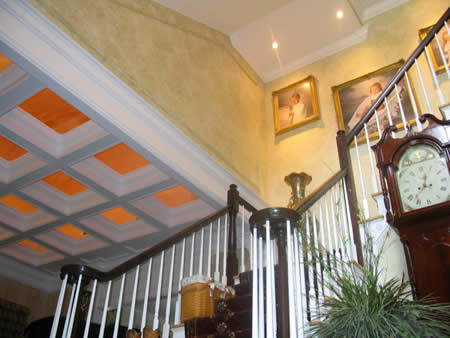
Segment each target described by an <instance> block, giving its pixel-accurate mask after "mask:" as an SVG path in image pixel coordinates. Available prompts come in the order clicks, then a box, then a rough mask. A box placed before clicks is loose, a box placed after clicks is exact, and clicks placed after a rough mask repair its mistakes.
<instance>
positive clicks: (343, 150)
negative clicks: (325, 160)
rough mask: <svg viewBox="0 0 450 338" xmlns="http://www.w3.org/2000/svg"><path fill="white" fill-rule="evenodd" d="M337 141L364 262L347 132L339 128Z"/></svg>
mask: <svg viewBox="0 0 450 338" xmlns="http://www.w3.org/2000/svg"><path fill="white" fill-rule="evenodd" d="M336 143H337V148H338V155H339V164H340V166H341V169H347V175H346V176H345V177H344V180H345V184H346V186H347V196H348V204H349V208H350V217H351V222H352V230H353V240H354V241H355V246H356V255H357V257H358V263H359V264H361V265H362V264H363V263H364V258H363V253H362V246H361V235H360V233H359V221H358V215H357V214H358V205H357V203H358V199H357V197H356V188H355V179H354V177H353V169H352V161H351V158H350V151H349V147H348V145H347V143H346V142H345V132H344V131H343V130H339V131H338V133H337V136H336Z"/></svg>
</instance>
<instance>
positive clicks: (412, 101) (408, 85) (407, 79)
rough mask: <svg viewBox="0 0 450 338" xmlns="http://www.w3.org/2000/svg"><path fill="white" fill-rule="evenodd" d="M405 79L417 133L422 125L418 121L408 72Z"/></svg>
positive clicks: (417, 111)
mask: <svg viewBox="0 0 450 338" xmlns="http://www.w3.org/2000/svg"><path fill="white" fill-rule="evenodd" d="M405 78H406V85H407V87H408V93H409V97H410V98H411V104H412V107H413V111H414V116H415V117H416V124H417V128H418V129H419V131H422V129H423V128H422V123H421V122H420V120H419V110H418V109H417V104H416V100H414V93H413V91H412V87H411V83H410V82H409V76H408V72H405Z"/></svg>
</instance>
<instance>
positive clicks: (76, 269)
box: [61, 206, 230, 282]
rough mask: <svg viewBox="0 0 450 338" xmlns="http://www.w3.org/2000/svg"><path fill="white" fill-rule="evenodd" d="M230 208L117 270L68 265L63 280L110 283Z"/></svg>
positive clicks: (186, 229) (207, 218)
mask: <svg viewBox="0 0 450 338" xmlns="http://www.w3.org/2000/svg"><path fill="white" fill-rule="evenodd" d="M229 209H230V208H229V206H226V207H224V208H222V209H220V210H218V211H216V212H215V213H213V214H211V215H209V216H207V217H205V218H203V219H201V220H200V221H198V222H196V223H194V224H192V225H191V226H189V227H187V228H184V229H183V230H181V231H179V232H177V233H176V234H175V235H173V236H171V237H169V238H168V239H166V240H165V241H163V242H161V243H159V244H156V245H155V246H153V247H151V248H150V249H148V250H146V251H144V252H142V253H140V254H139V255H137V256H135V257H133V258H131V259H130V260H128V261H126V262H124V263H122V264H120V265H119V266H117V267H116V268H114V269H112V270H110V271H106V272H103V271H100V270H97V269H93V268H89V267H87V266H85V265H75V264H72V265H66V266H63V267H62V268H61V278H64V276H65V275H66V274H69V275H70V276H79V275H80V274H83V276H84V277H85V278H91V279H98V281H99V282H104V281H109V280H111V279H114V278H117V277H119V276H121V275H122V274H123V273H124V272H127V271H129V270H131V269H133V268H134V267H136V266H138V265H139V264H142V263H145V262H146V261H147V260H148V259H149V258H150V257H153V256H156V255H158V254H159V253H160V252H162V251H163V250H165V249H168V248H170V247H172V245H173V244H175V243H177V242H179V241H181V240H182V239H183V238H185V237H188V236H189V235H191V234H192V233H194V232H196V231H198V230H200V229H201V228H202V227H203V226H206V225H208V224H209V223H211V222H213V221H215V220H216V219H218V218H219V217H222V216H223V215H225V214H226V213H227V212H228V211H229Z"/></svg>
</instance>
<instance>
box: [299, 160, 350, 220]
mask: <svg viewBox="0 0 450 338" xmlns="http://www.w3.org/2000/svg"><path fill="white" fill-rule="evenodd" d="M347 172H348V170H347V169H346V168H345V169H342V170H339V171H338V172H337V173H336V174H334V175H333V176H331V177H330V178H329V179H328V180H327V181H326V182H325V183H324V184H322V185H321V186H320V187H318V188H317V189H316V190H314V191H313V192H312V193H311V194H310V195H308V197H306V198H304V199H303V200H301V201H300V202H299V203H298V205H297V206H296V208H295V210H297V212H298V213H299V214H302V213H304V212H305V211H306V210H308V209H309V208H310V207H311V206H312V205H313V204H314V203H316V202H317V201H318V200H319V199H320V198H321V197H322V196H323V195H325V193H326V192H327V191H328V190H330V189H331V187H333V186H334V185H335V184H336V183H337V182H339V180H341V179H342V178H344V177H345V176H346V175H347Z"/></svg>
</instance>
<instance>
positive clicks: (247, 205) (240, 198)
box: [239, 196, 258, 214]
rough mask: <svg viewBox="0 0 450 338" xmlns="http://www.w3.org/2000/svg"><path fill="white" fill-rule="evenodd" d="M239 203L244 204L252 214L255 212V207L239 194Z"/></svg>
mask: <svg viewBox="0 0 450 338" xmlns="http://www.w3.org/2000/svg"><path fill="white" fill-rule="evenodd" d="M239 204H240V205H242V206H244V208H245V209H246V210H248V211H250V212H251V213H252V214H254V213H256V212H257V211H258V209H256V208H255V207H254V206H253V205H251V204H250V203H248V202H247V201H246V200H244V199H243V198H242V197H241V196H239Z"/></svg>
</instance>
